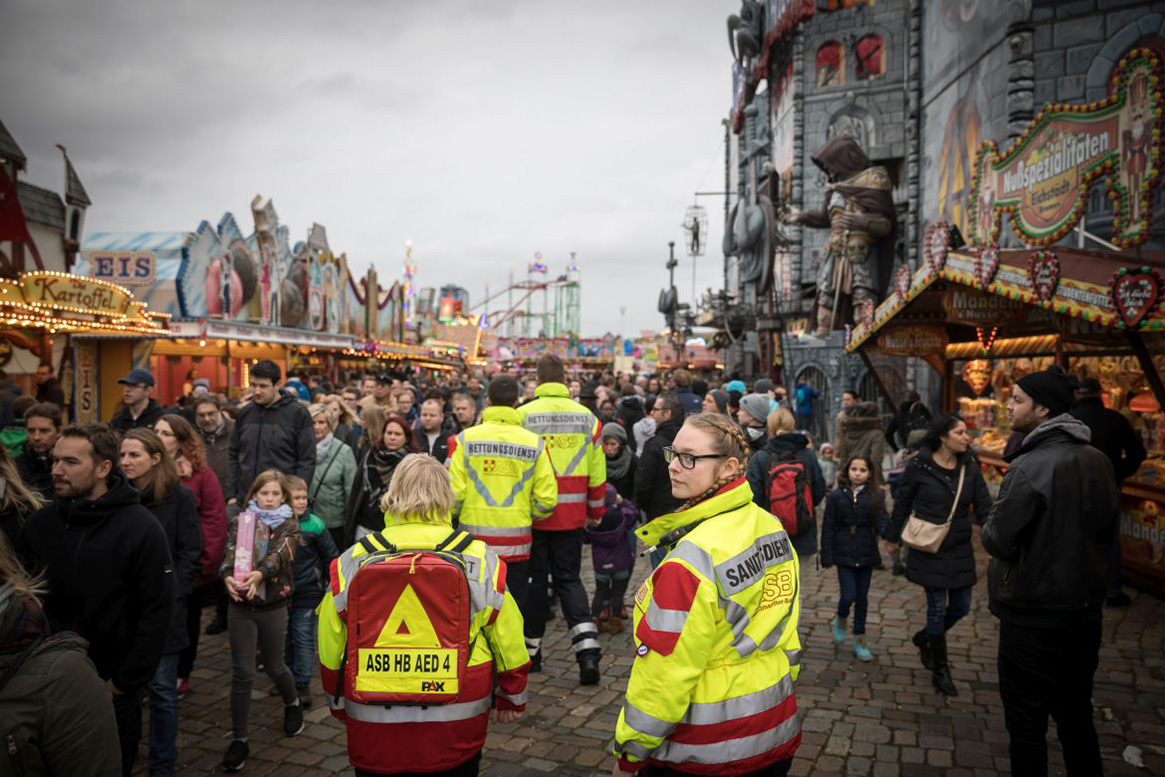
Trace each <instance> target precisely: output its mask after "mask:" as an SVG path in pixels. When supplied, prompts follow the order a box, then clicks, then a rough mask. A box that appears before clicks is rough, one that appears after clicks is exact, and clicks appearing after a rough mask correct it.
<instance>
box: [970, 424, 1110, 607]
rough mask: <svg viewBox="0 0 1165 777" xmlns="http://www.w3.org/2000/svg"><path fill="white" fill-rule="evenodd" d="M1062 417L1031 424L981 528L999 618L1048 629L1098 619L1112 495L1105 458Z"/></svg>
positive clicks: (1104, 581)
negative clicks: (1091, 616)
mask: <svg viewBox="0 0 1165 777" xmlns="http://www.w3.org/2000/svg"><path fill="white" fill-rule="evenodd" d="M1090 439H1091V433H1090V432H1089V430H1088V427H1087V426H1085V425H1084V424H1083V423H1081V422H1080V421H1078V420H1076V419H1075V418H1073V417H1072V416H1070V415H1068V414H1067V413H1065V414H1063V415H1058V416H1056V417H1055V418H1052V419H1049V420H1048V421H1045V422H1044V423H1043V424H1041V425H1040V426H1038V427H1036V428H1035V429H1034V430H1032V432H1031V433H1030V434H1028V436H1027V438H1026V439H1024V441H1023V445H1022V447H1020V449H1019V450H1018V451H1016V453H1014V454H1013V455H1012V456H1010V457H1009V458H1008V460H1009V462H1010V464H1011V466H1010V468H1009V469H1008V470H1007V475H1006V476H1005V477H1004V478H1003V484H1002V485H1001V486H1000V488H999V498H998V499H997V500H996V501H995V507H994V508H993V509H992V510H991V515H990V517H988V519H987V522H986V523H985V524H984V526H983V534H982V537H983V547H984V548H986V549H987V552H988V553H990V554H991V563H990V566H989V567H988V570H987V590H988V593H989V594H990V597H991V599H990V606H991V612H993V613H994V614H995V615H996V617H998V618H999V619H1000V620H1003V621H1006V622H1008V623H1014V624H1017V625H1023V626H1029V627H1033V628H1055V627H1059V626H1063V625H1065V624H1066V623H1070V622H1071V620H1072V619H1074V618H1078V617H1080V616H1082V615H1085V616H1086V615H1088V614H1090V613H1091V614H1094V615H1096V616H1099V613H1100V604H1101V602H1102V601H1103V599H1104V594H1105V589H1106V585H1107V579H1108V568H1109V563H1110V561H1109V560H1110V558H1111V556H1112V543H1113V540H1114V531H1113V523H1114V521H1116V520H1117V509H1118V504H1119V498H1120V493H1119V491H1118V489H1117V485H1116V477H1115V476H1114V475H1113V469H1112V464H1111V463H1110V462H1109V460H1108V457H1107V456H1105V455H1104V454H1103V453H1101V452H1100V451H1098V450H1097V449H1096V448H1093V447H1092V446H1091V445H1089V440H1090Z"/></svg>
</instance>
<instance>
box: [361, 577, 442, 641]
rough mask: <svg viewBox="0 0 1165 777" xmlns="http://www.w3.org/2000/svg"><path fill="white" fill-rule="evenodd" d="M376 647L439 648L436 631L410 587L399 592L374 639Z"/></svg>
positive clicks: (418, 598)
mask: <svg viewBox="0 0 1165 777" xmlns="http://www.w3.org/2000/svg"><path fill="white" fill-rule="evenodd" d="M376 647H378V648H384V647H414V648H439V647H441V641H440V640H439V639H437V630H436V629H434V628H433V622H432V621H431V620H429V616H428V615H427V614H426V613H425V607H424V605H422V604H421V600H420V597H418V596H417V593H416V591H414V590H413V587H412V586H411V585H406V586H405V588H404V590H403V591H401V592H400V598H398V599H397V600H396V604H395V605H393V608H392V612H390V613H389V614H388V620H386V621H385V622H384V628H383V629H381V630H380V636H379V637H377V638H376Z"/></svg>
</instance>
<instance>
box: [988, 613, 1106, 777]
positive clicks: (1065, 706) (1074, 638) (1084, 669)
mask: <svg viewBox="0 0 1165 777" xmlns="http://www.w3.org/2000/svg"><path fill="white" fill-rule="evenodd" d="M1099 652H1100V622H1099V621H1097V622H1094V623H1093V622H1086V621H1081V622H1080V623H1078V624H1076V625H1073V626H1072V627H1070V628H1059V629H1032V628H1027V627H1024V626H1016V625H1014V624H1010V623H1001V624H1000V625H999V695H1000V696H1002V697H1003V715H1004V721H1005V722H1006V724H1007V733H1008V734H1009V735H1010V737H1011V744H1010V747H1009V752H1010V755H1011V773H1012V774H1015V775H1021V774H1022V775H1023V776H1024V777H1029V775H1030V776H1031V777H1043V776H1044V775H1046V774H1047V773H1048V747H1047V741H1046V736H1047V732H1048V716H1049V715H1051V716H1052V720H1054V721H1056V735H1057V736H1058V737H1059V739H1060V747H1061V748H1063V751H1064V765H1065V767H1066V768H1067V771H1068V774H1069V775H1097V774H1101V766H1100V743H1099V742H1098V740H1097V737H1096V727H1095V726H1094V725H1093V723H1092V678H1093V675H1095V674H1096V664H1097V661H1098V654H1099Z"/></svg>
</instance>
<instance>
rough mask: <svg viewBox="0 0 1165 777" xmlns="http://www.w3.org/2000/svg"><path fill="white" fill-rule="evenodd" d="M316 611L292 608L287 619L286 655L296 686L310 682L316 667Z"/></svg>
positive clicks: (305, 608)
mask: <svg viewBox="0 0 1165 777" xmlns="http://www.w3.org/2000/svg"><path fill="white" fill-rule="evenodd" d="M316 618H317V616H316V611H315V610H314V609H312V608H310V607H292V608H291V610H289V611H288V617H287V655H288V657H289V658H290V661H289V664H290V666H291V676H292V677H294V678H295V684H296V685H307V684H308V683H310V682H311V675H312V670H313V669H314V668H315V665H316Z"/></svg>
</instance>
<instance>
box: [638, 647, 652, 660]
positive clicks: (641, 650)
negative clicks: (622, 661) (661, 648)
mask: <svg viewBox="0 0 1165 777" xmlns="http://www.w3.org/2000/svg"><path fill="white" fill-rule="evenodd" d="M650 650H651V648H649V647H647V645H640V646H639V647H638V648H636V650H635V655H637V656H639V657H640V658H642V657H643V656H645V655H647V654H648V653H649V652H650Z"/></svg>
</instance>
